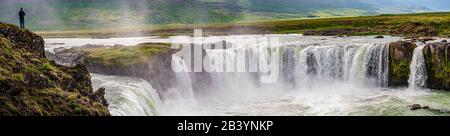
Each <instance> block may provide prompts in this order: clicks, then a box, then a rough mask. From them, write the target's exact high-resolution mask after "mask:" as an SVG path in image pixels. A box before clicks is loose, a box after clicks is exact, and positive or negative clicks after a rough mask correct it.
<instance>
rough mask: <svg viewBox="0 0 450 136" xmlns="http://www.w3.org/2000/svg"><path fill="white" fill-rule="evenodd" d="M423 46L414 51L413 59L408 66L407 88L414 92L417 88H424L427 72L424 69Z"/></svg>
mask: <svg viewBox="0 0 450 136" xmlns="http://www.w3.org/2000/svg"><path fill="white" fill-rule="evenodd" d="M424 47H425V46H424V45H420V46H418V47H416V48H415V49H414V53H413V58H412V61H411V65H410V71H411V73H410V75H409V79H408V83H409V88H410V89H412V90H415V89H416V88H417V87H421V88H423V87H426V81H427V71H426V67H425V57H424V55H423V48H424Z"/></svg>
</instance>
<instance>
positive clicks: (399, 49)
mask: <svg viewBox="0 0 450 136" xmlns="http://www.w3.org/2000/svg"><path fill="white" fill-rule="evenodd" d="M416 47H417V45H416V44H415V43H412V42H407V41H397V42H393V43H390V44H389V86H394V87H395V86H407V85H408V78H409V74H410V69H409V66H410V64H411V61H412V56H413V53H414V48H416Z"/></svg>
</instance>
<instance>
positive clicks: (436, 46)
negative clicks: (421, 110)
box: [423, 42, 450, 91]
mask: <svg viewBox="0 0 450 136" xmlns="http://www.w3.org/2000/svg"><path fill="white" fill-rule="evenodd" d="M423 53H424V57H425V64H426V69H427V75H428V80H427V87H428V88H431V89H438V90H448V91H450V43H445V42H436V43H429V44H427V45H426V46H425V47H424V49H423Z"/></svg>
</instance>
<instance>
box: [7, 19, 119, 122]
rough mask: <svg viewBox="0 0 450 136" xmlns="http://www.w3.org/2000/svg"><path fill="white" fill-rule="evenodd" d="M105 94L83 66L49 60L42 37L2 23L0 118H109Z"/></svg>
mask: <svg viewBox="0 0 450 136" xmlns="http://www.w3.org/2000/svg"><path fill="white" fill-rule="evenodd" d="M104 93H105V91H104V89H99V91H96V92H94V91H93V89H92V85H91V80H90V75H89V72H88V71H87V69H86V68H85V67H84V66H83V65H76V66H74V67H66V66H61V65H57V64H55V63H54V62H53V61H49V60H48V59H47V58H45V52H44V40H43V39H42V37H40V36H38V35H36V34H34V33H32V32H30V31H28V30H23V29H19V28H18V27H17V26H14V25H9V24H3V23H0V116H11V115H13V116H14V115H23V116H29V115H32V116H35V115H38V116H60V115H65V116H67V115H69V116H70V115H89V116H108V115H110V113H109V111H108V108H107V107H108V103H107V102H106V100H105V99H104V96H103V95H104Z"/></svg>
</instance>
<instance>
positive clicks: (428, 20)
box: [38, 12, 450, 37]
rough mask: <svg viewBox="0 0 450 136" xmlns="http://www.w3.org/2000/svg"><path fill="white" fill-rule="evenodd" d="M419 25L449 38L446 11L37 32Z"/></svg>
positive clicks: (377, 31) (370, 30)
mask: <svg viewBox="0 0 450 136" xmlns="http://www.w3.org/2000/svg"><path fill="white" fill-rule="evenodd" d="M414 23H420V24H421V25H423V27H431V28H433V29H435V30H436V31H437V33H438V35H439V36H450V12H442V13H420V14H402V15H380V16H366V17H342V18H321V19H294V20H278V21H260V22H245V23H217V24H193V25H183V24H169V25H147V26H141V27H122V28H121V27H115V28H111V29H84V30H71V31H41V32H38V34H40V35H42V36H44V37H98V36H102V37H104V36H106V37H108V36H130V35H133V34H136V35H141V36H142V35H163V36H170V35H181V34H182V35H186V34H187V35H191V34H192V32H193V29H195V28H199V29H203V30H204V33H206V34H211V35H227V34H262V33H275V34H286V33H304V32H305V31H309V30H318V31H324V30H336V29H351V30H359V31H354V32H352V33H351V34H349V35H382V34H383V35H389V34H392V35H396V34H397V33H405V34H406V35H408V34H414V33H416V32H415V31H413V30H411V32H408V30H406V31H403V30H401V28H402V27H403V26H406V25H408V24H414Z"/></svg>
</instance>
